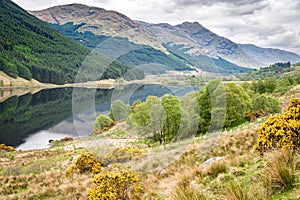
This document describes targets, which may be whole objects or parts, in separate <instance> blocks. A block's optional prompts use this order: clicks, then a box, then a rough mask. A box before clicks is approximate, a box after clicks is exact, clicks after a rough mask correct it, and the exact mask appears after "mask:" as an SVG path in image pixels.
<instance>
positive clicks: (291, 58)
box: [137, 21, 300, 69]
mask: <svg viewBox="0 0 300 200" xmlns="http://www.w3.org/2000/svg"><path fill="white" fill-rule="evenodd" d="M137 23H139V24H140V25H142V26H144V27H147V28H148V29H149V30H151V32H152V33H153V34H154V35H156V36H157V37H158V38H159V39H160V40H161V41H162V42H163V43H164V44H165V47H166V48H167V50H171V51H174V50H176V51H177V52H180V54H181V56H188V57H190V58H191V59H192V60H196V61H200V62H201V57H203V56H207V57H210V58H212V59H215V58H222V59H223V60H226V61H227V62H231V63H232V64H234V65H237V66H244V67H249V68H256V69H258V68H260V67H266V66H269V65H270V64H272V63H276V62H292V63H294V62H298V61H300V56H299V55H297V54H295V53H292V52H288V51H283V50H279V49H270V48H261V47H257V46H254V45H249V44H246V45H244V44H236V43H234V42H232V41H231V40H229V39H227V38H225V37H221V36H219V35H217V34H215V33H213V32H211V31H210V30H208V29H207V28H205V27H204V26H202V25H201V24H199V23H198V22H193V23H192V22H184V23H182V24H178V25H176V26H172V25H170V24H167V23H160V24H151V23H145V22H141V21H137Z"/></svg>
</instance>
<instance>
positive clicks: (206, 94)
mask: <svg viewBox="0 0 300 200" xmlns="http://www.w3.org/2000/svg"><path fill="white" fill-rule="evenodd" d="M220 83H221V81H220V80H218V79H215V80H212V81H209V82H208V84H207V85H206V86H205V87H204V88H203V89H202V90H201V91H200V92H199V95H198V104H199V112H200V122H199V132H200V133H205V132H206V131H208V129H209V126H210V121H211V112H212V100H213V99H214V98H215V96H214V94H215V90H216V89H217V87H218V85H219V84H220Z"/></svg>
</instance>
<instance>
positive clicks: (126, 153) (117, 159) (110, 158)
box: [100, 147, 145, 165]
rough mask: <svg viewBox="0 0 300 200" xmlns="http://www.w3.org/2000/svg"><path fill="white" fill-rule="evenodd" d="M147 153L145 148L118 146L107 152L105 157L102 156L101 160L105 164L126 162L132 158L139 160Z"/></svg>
mask: <svg viewBox="0 0 300 200" xmlns="http://www.w3.org/2000/svg"><path fill="white" fill-rule="evenodd" d="M144 154H145V151H144V150H141V149H132V148H128V147H125V148H116V149H114V150H113V151H112V152H111V153H109V154H107V155H106V156H105V157H104V158H101V159H100V160H101V162H102V163H104V164H105V165H109V164H112V163H124V162H128V161H131V160H137V159H139V158H141V157H143V156H144Z"/></svg>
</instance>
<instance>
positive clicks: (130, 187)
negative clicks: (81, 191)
mask: <svg viewBox="0 0 300 200" xmlns="http://www.w3.org/2000/svg"><path fill="white" fill-rule="evenodd" d="M139 182H140V180H139V177H138V174H137V173H135V172H131V171H129V170H121V171H115V172H107V173H99V174H96V175H95V176H94V179H93V183H94V184H95V187H94V188H93V189H90V190H89V191H88V197H89V199H90V200H117V199H118V200H127V199H138V196H139V194H140V193H141V192H142V191H143V188H142V187H141V186H140V184H139Z"/></svg>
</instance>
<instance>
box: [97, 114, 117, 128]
mask: <svg viewBox="0 0 300 200" xmlns="http://www.w3.org/2000/svg"><path fill="white" fill-rule="evenodd" d="M113 122H114V121H113V120H112V119H111V118H110V117H109V116H107V115H103V114H100V115H99V116H98V117H97V118H96V121H95V123H94V129H104V128H106V127H110V126H111V125H113Z"/></svg>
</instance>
